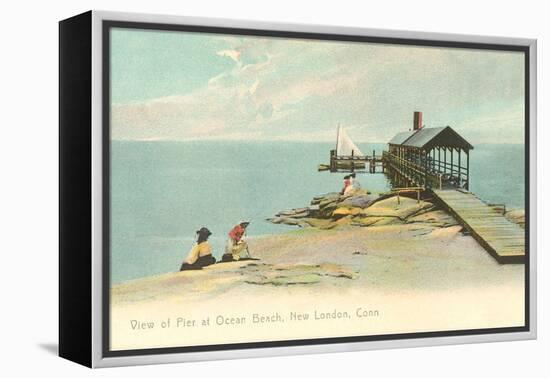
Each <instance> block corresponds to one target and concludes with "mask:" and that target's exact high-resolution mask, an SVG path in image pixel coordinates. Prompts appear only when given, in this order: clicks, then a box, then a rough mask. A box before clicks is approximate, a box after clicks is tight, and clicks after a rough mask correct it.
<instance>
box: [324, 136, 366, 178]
mask: <svg viewBox="0 0 550 378" xmlns="http://www.w3.org/2000/svg"><path fill="white" fill-rule="evenodd" d="M364 168H365V156H364V154H363V152H362V151H361V150H360V149H359V147H357V145H356V144H355V143H354V142H353V141H352V140H351V138H350V136H349V135H348V133H347V132H346V129H344V128H343V127H341V126H340V125H338V128H337V130H336V149H334V150H330V164H320V165H319V167H318V170H319V171H328V170H330V171H331V172H336V171H338V170H339V169H341V170H351V171H353V170H355V169H364Z"/></svg>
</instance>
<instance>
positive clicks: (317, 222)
mask: <svg viewBox="0 0 550 378" xmlns="http://www.w3.org/2000/svg"><path fill="white" fill-rule="evenodd" d="M420 198H423V199H416V198H410V197H407V196H404V195H400V196H397V194H395V193H391V192H390V193H381V194H373V193H371V192H370V191H368V190H362V189H358V190H355V191H353V192H352V193H350V194H348V195H346V196H344V195H341V194H339V193H327V194H323V195H320V196H316V197H313V199H312V200H311V202H310V205H309V206H308V207H302V208H296V209H291V210H284V211H280V212H279V213H277V214H276V215H275V216H274V217H272V218H268V219H267V221H269V222H271V223H274V224H285V225H291V226H298V227H303V228H307V227H313V228H316V229H320V230H330V229H336V228H345V227H370V226H386V225H399V224H409V223H429V224H430V225H431V226H433V227H442V228H444V227H450V226H457V225H458V223H457V222H456V220H455V219H454V218H453V217H452V216H451V215H449V214H448V213H446V212H445V211H444V210H442V209H440V208H439V207H438V206H437V205H436V204H434V203H433V202H432V201H431V199H429V198H425V196H422V197H420ZM495 211H502V209H501V208H497V207H495ZM505 216H506V218H508V219H509V220H510V221H512V222H515V223H517V224H519V225H520V226H521V227H524V226H525V212H524V211H523V210H511V211H507V212H506V213H505Z"/></svg>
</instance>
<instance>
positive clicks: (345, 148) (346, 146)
mask: <svg viewBox="0 0 550 378" xmlns="http://www.w3.org/2000/svg"><path fill="white" fill-rule="evenodd" d="M352 151H353V155H354V156H363V153H362V152H361V150H360V149H359V147H357V146H356V145H355V143H353V141H352V140H351V138H350V137H349V135H348V133H346V130H345V129H343V128H342V127H340V126H338V136H337V141H336V155H337V156H351V152H352Z"/></svg>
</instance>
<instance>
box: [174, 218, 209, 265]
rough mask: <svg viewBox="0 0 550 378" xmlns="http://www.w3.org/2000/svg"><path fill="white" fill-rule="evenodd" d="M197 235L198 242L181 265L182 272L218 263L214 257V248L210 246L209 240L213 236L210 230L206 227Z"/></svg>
mask: <svg viewBox="0 0 550 378" xmlns="http://www.w3.org/2000/svg"><path fill="white" fill-rule="evenodd" d="M196 235H197V242H196V244H195V245H194V246H193V248H191V250H190V251H189V253H188V254H187V258H186V259H185V260H184V261H183V263H182V264H181V267H180V271H183V270H199V269H202V268H203V267H205V266H208V265H212V264H214V263H215V262H216V259H215V258H214V256H212V248H210V244H208V238H209V237H210V235H212V233H211V232H210V230H209V229H208V228H206V227H202V228H201V229H200V230H198V231H197V232H196Z"/></svg>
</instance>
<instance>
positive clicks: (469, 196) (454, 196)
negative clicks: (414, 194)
mask: <svg viewBox="0 0 550 378" xmlns="http://www.w3.org/2000/svg"><path fill="white" fill-rule="evenodd" d="M432 193H433V195H434V198H435V200H436V201H437V202H439V205H441V206H442V207H443V208H444V209H445V210H447V211H448V212H449V213H450V214H452V215H453V216H454V217H455V219H456V220H457V221H458V222H459V223H461V224H462V225H463V226H464V227H465V228H466V230H467V231H468V232H469V233H470V234H471V235H472V236H473V237H474V238H475V239H476V240H477V242H478V243H479V244H480V245H481V246H482V247H483V248H485V249H486V250H487V252H489V253H490V254H491V255H492V256H493V257H494V258H495V259H496V260H497V261H498V262H499V263H501V264H504V263H523V262H524V259H525V230H524V229H523V228H521V227H520V226H519V225H517V224H516V223H513V222H511V221H509V220H508V219H507V218H506V217H505V216H504V214H503V212H502V210H501V211H498V210H497V209H495V208H494V207H492V206H490V205H488V204H486V203H485V202H483V201H482V200H481V199H479V198H478V197H476V196H475V195H474V194H473V193H470V192H467V191H464V190H460V189H457V190H432Z"/></svg>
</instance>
